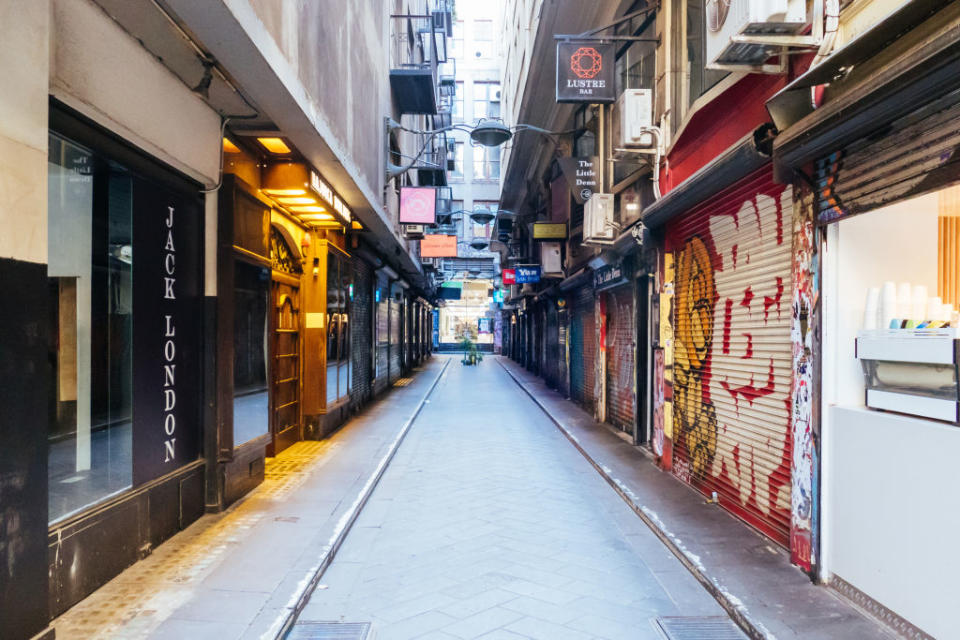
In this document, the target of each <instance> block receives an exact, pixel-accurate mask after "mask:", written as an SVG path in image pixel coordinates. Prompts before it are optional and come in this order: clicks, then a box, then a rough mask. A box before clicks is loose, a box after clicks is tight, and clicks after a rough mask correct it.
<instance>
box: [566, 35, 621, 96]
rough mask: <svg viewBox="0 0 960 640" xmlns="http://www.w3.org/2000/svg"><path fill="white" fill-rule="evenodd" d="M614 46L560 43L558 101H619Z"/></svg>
mask: <svg viewBox="0 0 960 640" xmlns="http://www.w3.org/2000/svg"><path fill="white" fill-rule="evenodd" d="M615 52H616V51H615V49H614V45H613V44H612V43H601V42H596V41H591V42H571V41H563V42H558V43H557V102H588V103H590V104H598V103H602V102H613V101H614V100H616V99H617V96H616V95H615V93H614V92H615V90H616V87H615V86H614V64H613V63H614V54H615Z"/></svg>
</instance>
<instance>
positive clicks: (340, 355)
mask: <svg viewBox="0 0 960 640" xmlns="http://www.w3.org/2000/svg"><path fill="white" fill-rule="evenodd" d="M349 296H350V266H349V263H348V262H347V259H346V258H345V257H344V256H342V255H341V254H339V253H336V252H335V250H330V252H329V253H328V254H327V318H328V321H327V405H328V406H330V405H333V404H335V403H337V402H339V401H341V400H344V399H345V398H346V397H347V396H348V395H349V394H350V374H351V371H350V314H349V306H348V305H349Z"/></svg>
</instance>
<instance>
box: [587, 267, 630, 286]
mask: <svg viewBox="0 0 960 640" xmlns="http://www.w3.org/2000/svg"><path fill="white" fill-rule="evenodd" d="M625 272H626V269H624V267H623V263H622V262H619V263H617V264H608V265H607V266H605V267H600V268H599V269H597V270H596V271H594V272H593V288H594V289H596V290H597V291H603V290H604V289H610V288H612V287H616V286H618V285H621V284H624V283H626V282H627V276H626V275H625Z"/></svg>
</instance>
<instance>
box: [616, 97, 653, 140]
mask: <svg viewBox="0 0 960 640" xmlns="http://www.w3.org/2000/svg"><path fill="white" fill-rule="evenodd" d="M611 120H612V129H613V136H614V138H613V146H614V148H621V149H630V150H634V149H653V148H654V147H655V146H656V140H655V139H654V137H653V134H652V133H650V132H649V131H646V132H644V129H649V128H650V127H652V126H653V91H652V90H651V89H627V90H625V91H624V92H623V93H621V94H620V97H619V98H617V103H616V104H615V105H614V107H613V114H612V116H611Z"/></svg>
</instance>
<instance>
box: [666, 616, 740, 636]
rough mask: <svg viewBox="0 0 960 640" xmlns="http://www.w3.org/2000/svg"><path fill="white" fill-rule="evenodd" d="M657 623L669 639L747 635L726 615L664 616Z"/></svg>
mask: <svg viewBox="0 0 960 640" xmlns="http://www.w3.org/2000/svg"><path fill="white" fill-rule="evenodd" d="M657 624H658V625H660V628H661V629H663V632H664V633H665V634H666V635H667V638H669V639H670V640H744V639H745V638H746V637H747V636H746V635H744V633H743V631H741V630H740V627H738V626H737V625H736V624H734V622H733V620H731V619H730V618H728V617H726V616H698V617H695V616H664V617H662V618H657Z"/></svg>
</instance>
